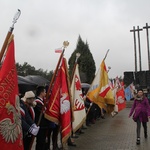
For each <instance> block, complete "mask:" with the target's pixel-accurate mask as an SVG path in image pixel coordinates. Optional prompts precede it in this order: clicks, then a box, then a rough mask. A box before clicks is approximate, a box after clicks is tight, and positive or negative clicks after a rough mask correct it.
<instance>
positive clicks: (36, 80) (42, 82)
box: [25, 75, 50, 86]
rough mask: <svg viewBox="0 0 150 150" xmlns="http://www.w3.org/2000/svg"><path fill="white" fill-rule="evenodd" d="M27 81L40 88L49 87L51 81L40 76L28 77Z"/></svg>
mask: <svg viewBox="0 0 150 150" xmlns="http://www.w3.org/2000/svg"><path fill="white" fill-rule="evenodd" d="M25 79H28V80H30V81H32V82H34V83H36V84H37V85H38V86H46V85H49V83H50V81H49V80H47V79H45V78H43V77H42V76H38V75H28V76H26V77H25Z"/></svg>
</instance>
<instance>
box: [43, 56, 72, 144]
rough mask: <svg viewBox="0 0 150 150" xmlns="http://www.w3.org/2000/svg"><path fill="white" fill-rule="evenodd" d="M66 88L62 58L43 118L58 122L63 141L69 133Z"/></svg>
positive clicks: (63, 60)
mask: <svg viewBox="0 0 150 150" xmlns="http://www.w3.org/2000/svg"><path fill="white" fill-rule="evenodd" d="M68 88H69V87H68V84H67V72H66V64H65V59H64V58H63V59H62V64H61V67H60V69H59V70H58V74H57V76H56V79H55V82H54V86H53V89H52V93H51V96H50V100H49V103H48V107H47V110H46V112H45V118H47V119H48V120H51V121H53V122H55V123H57V124H58V123H59V124H60V126H61V137H62V142H63V143H64V142H66V141H67V139H68V137H69V136H70V134H71V108H70V105H71V104H70V95H69V89H68Z"/></svg>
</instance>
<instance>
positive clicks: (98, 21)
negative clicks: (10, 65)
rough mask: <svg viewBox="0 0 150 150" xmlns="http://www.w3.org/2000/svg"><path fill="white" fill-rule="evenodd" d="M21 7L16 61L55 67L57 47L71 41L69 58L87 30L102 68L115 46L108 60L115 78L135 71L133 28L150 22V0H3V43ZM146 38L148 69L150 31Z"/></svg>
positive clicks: (143, 43)
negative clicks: (102, 63)
mask: <svg viewBox="0 0 150 150" xmlns="http://www.w3.org/2000/svg"><path fill="white" fill-rule="evenodd" d="M17 9H20V10H21V16H20V18H19V20H18V22H17V23H16V24H15V29H14V31H13V33H14V35H15V50H16V51H15V52H16V54H15V55H16V62H19V63H21V64H23V63H24V62H28V63H29V64H30V65H33V66H35V67H36V69H39V68H42V69H44V70H54V69H55V67H56V65H57V61H58V59H59V54H56V53H55V52H54V50H55V49H56V48H59V47H61V46H62V45H63V41H66V40H68V41H69V42H70V44H69V46H68V48H67V49H66V51H65V57H66V58H67V59H69V57H70V56H71V54H72V52H73V51H74V50H75V48H76V43H77V39H78V36H79V35H81V38H82V40H83V41H85V42H86V41H87V42H88V44H89V48H90V51H91V53H92V54H93V57H94V60H95V63H96V69H97V70H98V68H99V66H100V63H101V61H102V59H103V58H104V56H105V53H106V51H107V50H108V49H110V51H109V53H108V56H107V59H106V61H105V62H106V65H107V67H108V66H111V70H110V71H109V77H111V78H114V77H116V76H123V72H124V71H134V70H135V66H134V43H133V33H131V32H130V30H131V29H132V28H133V26H136V28H137V26H138V25H139V27H140V28H143V26H145V25H146V23H149V25H150V0H24V1H23V0H0V47H2V44H3V42H4V39H5V36H6V34H7V32H8V29H9V27H10V26H11V25H12V19H13V17H14V14H15V13H16V11H17ZM149 32H150V31H149ZM136 36H137V35H136ZM140 37H141V51H142V52H141V53H142V70H147V69H148V58H147V57H148V56H147V43H146V31H145V30H143V31H142V32H140ZM137 44H138V43H137ZM137 48H138V45H137ZM137 50H138V49H137ZM138 70H139V64H138Z"/></svg>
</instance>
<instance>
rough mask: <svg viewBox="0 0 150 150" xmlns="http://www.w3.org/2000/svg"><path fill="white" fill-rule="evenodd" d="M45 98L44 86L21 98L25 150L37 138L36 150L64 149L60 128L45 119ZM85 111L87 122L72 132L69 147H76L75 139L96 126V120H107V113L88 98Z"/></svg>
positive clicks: (27, 149) (68, 142)
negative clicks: (92, 126)
mask: <svg viewBox="0 0 150 150" xmlns="http://www.w3.org/2000/svg"><path fill="white" fill-rule="evenodd" d="M45 97H46V88H45V87H44V86H39V87H37V89H36V91H35V92H33V91H26V92H25V94H24V96H20V110H21V119H22V130H23V143H24V150H29V149H31V147H32V145H33V141H34V138H35V137H36V138H35V139H36V140H35V149H36V150H50V146H51V145H52V147H53V150H59V149H63V145H62V144H61V146H60V145H58V140H59V141H60V142H61V136H58V134H59V133H60V126H59V125H57V124H55V123H54V122H51V121H49V120H47V119H46V118H45V117H44V112H45V109H46V108H45V107H44V100H45ZM85 111H86V113H87V116H86V121H85V123H84V124H83V125H82V127H81V128H80V129H78V130H77V131H76V132H75V133H73V132H72V134H71V136H70V137H69V138H68V141H67V145H68V146H76V144H75V142H74V138H78V137H79V135H80V134H83V133H84V132H83V130H85V129H86V128H87V127H89V126H91V125H92V124H95V121H96V119H98V118H102V119H105V117H104V114H105V111H104V110H101V109H100V108H99V107H98V105H96V104H94V103H91V101H89V100H88V99H87V98H85Z"/></svg>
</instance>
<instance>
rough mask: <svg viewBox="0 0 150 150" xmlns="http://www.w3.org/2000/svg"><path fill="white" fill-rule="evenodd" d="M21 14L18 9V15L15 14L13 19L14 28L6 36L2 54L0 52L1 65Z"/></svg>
mask: <svg viewBox="0 0 150 150" xmlns="http://www.w3.org/2000/svg"><path fill="white" fill-rule="evenodd" d="M20 14H21V11H20V10H19V9H18V11H17V13H16V14H15V16H14V18H13V24H12V26H11V27H10V28H9V31H8V33H7V35H6V38H5V41H4V43H3V46H2V48H1V52H0V63H1V62H2V58H3V55H4V53H5V50H6V47H7V44H8V40H9V38H10V36H11V35H12V32H13V30H14V24H15V23H16V22H17V20H18V18H19V16H20Z"/></svg>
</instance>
